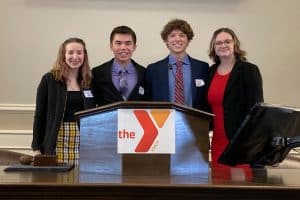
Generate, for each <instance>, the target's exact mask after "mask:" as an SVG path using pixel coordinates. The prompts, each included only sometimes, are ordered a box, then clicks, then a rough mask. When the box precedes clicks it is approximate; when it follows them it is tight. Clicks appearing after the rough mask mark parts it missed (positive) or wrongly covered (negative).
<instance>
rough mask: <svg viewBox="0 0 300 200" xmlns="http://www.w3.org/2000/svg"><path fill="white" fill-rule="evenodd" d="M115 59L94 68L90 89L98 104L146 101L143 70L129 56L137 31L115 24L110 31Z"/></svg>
mask: <svg viewBox="0 0 300 200" xmlns="http://www.w3.org/2000/svg"><path fill="white" fill-rule="evenodd" d="M110 49H111V50H112V52H113V54H114V58H113V59H111V60H110V61H108V62H106V63H104V64H102V65H100V66H97V67H95V68H93V70H92V74H93V80H92V88H93V94H94V95H95V98H96V103H97V105H98V106H102V105H106V104H110V103H114V102H118V101H130V100H131V101H139V100H145V99H144V98H145V97H144V96H145V91H144V86H145V84H144V80H145V72H146V69H145V68H144V67H143V66H141V65H139V64H138V63H136V62H135V61H134V60H133V59H131V57H132V54H133V52H134V51H135V49H136V34H135V32H134V31H133V30H132V29H131V28H130V27H128V26H118V27H116V28H114V29H113V30H112V32H111V34H110Z"/></svg>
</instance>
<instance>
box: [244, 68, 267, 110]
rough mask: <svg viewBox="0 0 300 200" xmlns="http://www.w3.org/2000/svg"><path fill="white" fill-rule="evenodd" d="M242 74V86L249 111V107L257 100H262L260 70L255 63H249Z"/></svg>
mask: <svg viewBox="0 0 300 200" xmlns="http://www.w3.org/2000/svg"><path fill="white" fill-rule="evenodd" d="M245 73H246V74H244V77H245V78H244V87H245V95H246V99H247V104H246V107H247V110H248V111H250V110H251V108H252V107H253V106H254V105H255V104H256V103H259V102H263V101H264V97H263V81H262V76H261V74H260V71H259V69H258V67H257V66H256V65H251V66H250V67H249V68H247V70H245Z"/></svg>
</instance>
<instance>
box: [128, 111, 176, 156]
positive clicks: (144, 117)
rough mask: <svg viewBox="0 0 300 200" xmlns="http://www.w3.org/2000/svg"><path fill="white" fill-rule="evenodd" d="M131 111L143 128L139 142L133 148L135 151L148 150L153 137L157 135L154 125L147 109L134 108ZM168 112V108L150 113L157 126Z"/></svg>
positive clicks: (163, 120)
mask: <svg viewBox="0 0 300 200" xmlns="http://www.w3.org/2000/svg"><path fill="white" fill-rule="evenodd" d="M133 113H134V114H135V116H136V118H137V120H138V121H139V123H140V124H141V126H142V128H143V129H144V135H143V137H142V139H141V140H140V142H139V143H138V145H137V147H136V148H135V152H147V151H149V149H150V147H151V145H152V144H153V142H154V140H155V138H156V137H157V135H158V130H157V128H156V127H155V124H154V123H153V121H152V120H151V118H150V116H149V114H148V112H147V111H145V110H134V111H133ZM169 114H170V111H169V110H152V111H151V115H152V117H153V118H154V120H155V122H156V124H157V125H158V127H159V128H161V127H162V126H163V124H164V123H165V121H166V119H167V118H168V116H169Z"/></svg>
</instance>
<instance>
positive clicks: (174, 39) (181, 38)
mask: <svg viewBox="0 0 300 200" xmlns="http://www.w3.org/2000/svg"><path fill="white" fill-rule="evenodd" d="M165 42H166V45H167V47H168V49H169V50H170V54H171V55H173V56H175V57H178V56H179V57H181V56H183V55H184V54H185V53H186V48H187V47H188V45H189V40H188V38H187V35H186V34H185V33H183V32H182V31H180V30H173V31H172V32H171V33H170V34H169V35H168V37H167V40H166V41H165Z"/></svg>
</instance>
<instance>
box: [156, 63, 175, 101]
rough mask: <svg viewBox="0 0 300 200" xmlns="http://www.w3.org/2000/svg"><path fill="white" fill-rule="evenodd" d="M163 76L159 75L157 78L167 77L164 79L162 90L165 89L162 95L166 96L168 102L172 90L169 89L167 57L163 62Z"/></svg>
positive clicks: (161, 67)
mask: <svg viewBox="0 0 300 200" xmlns="http://www.w3.org/2000/svg"><path fill="white" fill-rule="evenodd" d="M160 69H161V74H157V76H162V77H166V78H165V79H163V83H162V86H161V88H164V89H163V90H162V91H164V92H163V93H162V95H164V96H165V99H166V100H169V94H170V88H169V70H170V68H169V57H166V58H165V59H164V60H162V62H161V66H160ZM174 78H175V77H174Z"/></svg>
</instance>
